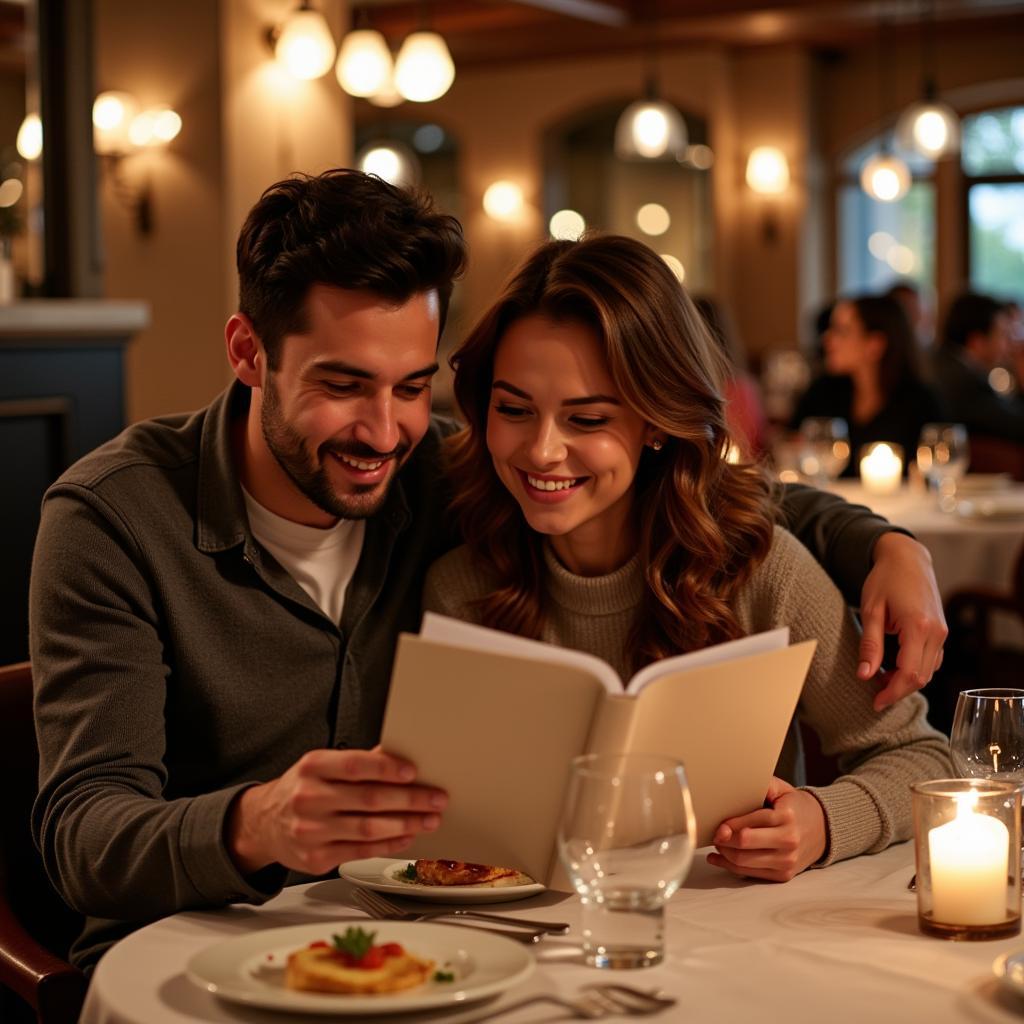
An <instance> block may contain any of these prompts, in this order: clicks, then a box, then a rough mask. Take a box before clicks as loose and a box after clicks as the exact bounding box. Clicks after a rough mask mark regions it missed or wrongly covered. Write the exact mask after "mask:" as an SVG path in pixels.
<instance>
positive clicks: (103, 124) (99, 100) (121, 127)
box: [92, 91, 139, 153]
mask: <svg viewBox="0 0 1024 1024" xmlns="http://www.w3.org/2000/svg"><path fill="white" fill-rule="evenodd" d="M138 113H139V104H138V101H137V100H136V99H135V97H134V96H132V95H131V94H130V93H127V92H112V91H111V92H101V93H100V94H99V96H97V97H96V99H95V101H94V102H93V105H92V124H93V133H92V136H93V147H94V148H95V150H96V152H97V153H124V152H126V151H127V150H129V149H131V148H132V146H134V145H138V144H137V143H135V142H133V140H132V136H131V126H132V122H133V121H134V120H135V118H136V116H137V115H138Z"/></svg>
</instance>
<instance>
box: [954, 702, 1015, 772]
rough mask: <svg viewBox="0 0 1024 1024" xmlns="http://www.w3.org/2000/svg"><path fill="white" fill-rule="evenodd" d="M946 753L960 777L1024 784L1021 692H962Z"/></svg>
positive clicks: (957, 703)
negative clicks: (948, 754)
mask: <svg viewBox="0 0 1024 1024" xmlns="http://www.w3.org/2000/svg"><path fill="white" fill-rule="evenodd" d="M949 753H950V757H951V758H952V760H953V769H954V771H955V772H956V773H957V775H959V776H960V777H961V778H968V779H993V780H995V781H998V782H1013V783H1016V784H1017V785H1020V784H1021V783H1024V690H1009V689H986V690H964V691H963V692H962V693H961V694H960V696H959V697H957V701H956V711H955V713H954V715H953V728H952V730H951V731H950V734H949Z"/></svg>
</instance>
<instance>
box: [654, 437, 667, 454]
mask: <svg viewBox="0 0 1024 1024" xmlns="http://www.w3.org/2000/svg"><path fill="white" fill-rule="evenodd" d="M651 447H652V448H653V449H654V450H655V451H656V452H660V451H661V449H662V448H664V447H665V442H664V441H659V440H658V439H657V438H655V439H654V440H653V441H652V442H651Z"/></svg>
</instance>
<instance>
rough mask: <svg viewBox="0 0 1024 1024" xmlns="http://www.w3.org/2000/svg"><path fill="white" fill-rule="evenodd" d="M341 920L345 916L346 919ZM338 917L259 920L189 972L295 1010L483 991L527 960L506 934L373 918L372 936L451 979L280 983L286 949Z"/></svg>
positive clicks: (478, 995)
mask: <svg viewBox="0 0 1024 1024" xmlns="http://www.w3.org/2000/svg"><path fill="white" fill-rule="evenodd" d="M348 923H349V924H350V923H351V922H348ZM345 927H346V924H332V923H331V922H330V921H324V922H323V923H321V924H300V925H293V926H291V927H290V928H267V929H265V930H263V931H260V932H254V933H253V934H251V935H241V936H239V937H238V938H234V939H228V940H226V941H225V942H218V943H216V944H215V945H213V946H210V947H209V948H207V949H204V950H203V951H202V952H201V953H197V954H196V955H195V956H194V957H192V959H191V960H190V961H189V962H188V966H187V967H186V973H187V975H188V978H189V980H191V981H192V982H194V983H195V984H196V985H198V986H199V987H200V988H203V989H205V990H206V991H207V992H212V993H213V994H214V995H215V996H219V997H220V998H221V999H226V1000H228V1001H229V1002H232V1003H244V1004H246V1005H247V1006H262V1007H264V1008H266V1009H271V1010H289V1011H293V1012H295V1011H297V1012H299V1013H330V1014H335V1015H344V1014H348V1015H351V1014H360V1015H362V1016H372V1015H376V1014H385V1013H406V1012H411V1011H413V1010H429V1009H433V1008H437V1007H445V1006H452V1005H456V1004H461V1003H466V1002H472V1001H474V1000H477V999H485V998H486V997H487V996H492V995H497V993H499V992H504V991H505V989H507V988H509V987H510V986H511V985H515V984H517V983H518V982H520V981H522V980H523V979H525V978H526V977H527V976H528V975H529V974H530V972H531V971H532V970H533V967H534V959H533V956H532V954H530V953H529V952H528V951H527V950H526V948H525V947H524V946H522V945H520V944H519V943H517V942H513V941H512V940H511V939H506V938H502V937H501V936H500V935H491V934H489V933H487V932H480V931H478V930H476V929H473V928H459V927H457V926H452V925H444V924H428V923H422V924H418V923H409V922H405V921H375V922H374V923H373V930H374V931H375V932H376V933H377V936H376V941H377V942H400V943H401V944H402V945H403V946H405V948H406V949H407V950H408V951H409V952H410V953H412V954H413V955H415V956H419V957H424V958H429V959H431V960H433V961H434V962H435V964H436V969H437V970H448V971H451V972H452V973H454V975H455V980H454V981H447V982H442V981H433V980H430V981H428V982H426V984H424V985H420V986H419V987H417V988H415V989H412V990H410V991H407V992H394V993H385V994H381V995H367V996H357V995H351V996H349V995H333V994H330V993H326V992H324V993H321V992H296V991H293V990H291V989H287V988H285V987H284V968H285V963H286V961H287V959H288V954H289V953H294V952H295V951H296V950H298V949H302V948H304V947H305V946H308V945H309V944H310V943H311V942H316V941H318V940H321V939H324V940H327V941H330V938H331V935H332V933H334V932H344V930H345Z"/></svg>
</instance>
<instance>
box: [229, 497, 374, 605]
mask: <svg viewBox="0 0 1024 1024" xmlns="http://www.w3.org/2000/svg"><path fill="white" fill-rule="evenodd" d="M242 495H243V497H244V498H245V510H246V512H247V513H248V516H249V526H250V528H251V529H252V533H253V536H254V537H255V538H256V539H257V540H258V541H259V542H260V544H262V545H263V546H264V547H265V548H266V549H267V550H268V551H269V552H270V553H271V554H272V555H273V556H274V557H275V558H276V559H277V560H278V561H279V562H280V563H281V565H282V566H284V568H285V569H287V570H288V572H289V573H290V574H291V575H292V577H293V578H294V580H295V582H296V583H298V585H299V586H300V587H302V589H303V590H304V591H305V592H306V593H307V594H309V596H310V597H311V598H312V599H313V600H314V601H315V602H316V603H317V604H318V605H319V606H320V608H321V610H322V611H323V613H324V615H326V616H327V618H329V619H330V620H331V621H332V622H336V623H338V624H339V625H340V624H341V612H342V609H343V608H344V607H345V591H346V589H347V588H348V585H349V582H350V581H351V579H352V575H353V573H354V572H355V571H356V565H357V564H358V563H359V556H360V554H361V553H362V550H363V535H364V533H365V532H366V531H365V525H366V524H365V522H364V520H362V519H339V520H338V522H337V523H335V525H334V526H331V527H328V528H327V529H320V528H319V527H316V526H304V525H303V524H302V523H293V522H292V521H291V520H290V519H284V518H282V517H281V516H279V515H277V514H276V513H275V512H271V511H270V509H268V508H265V507H264V506H263V505H261V504H260V503H259V502H258V501H257V500H256V499H255V498H254V497H253V496H252V495H251V494H250V493H249V492H248V491H247V490H246V489H245V488H244V487H243V488H242Z"/></svg>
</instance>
